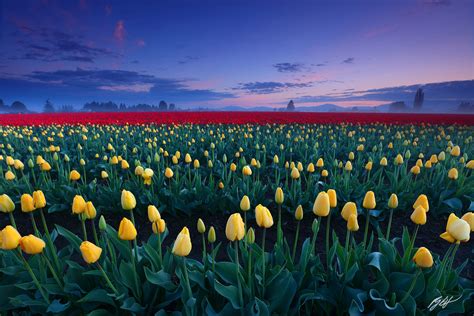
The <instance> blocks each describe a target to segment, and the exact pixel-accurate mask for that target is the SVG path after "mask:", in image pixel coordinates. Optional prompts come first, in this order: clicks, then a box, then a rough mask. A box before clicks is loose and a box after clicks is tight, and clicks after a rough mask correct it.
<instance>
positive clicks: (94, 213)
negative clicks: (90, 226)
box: [83, 201, 97, 219]
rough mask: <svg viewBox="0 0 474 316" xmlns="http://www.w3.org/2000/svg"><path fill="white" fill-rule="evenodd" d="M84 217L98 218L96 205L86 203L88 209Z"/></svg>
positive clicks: (89, 202)
mask: <svg viewBox="0 0 474 316" xmlns="http://www.w3.org/2000/svg"><path fill="white" fill-rule="evenodd" d="M83 214H84V216H85V218H87V219H94V218H95V217H96V216H97V211H96V209H95V206H94V204H92V202H91V201H88V202H87V203H86V208H85V209H84V213H83Z"/></svg>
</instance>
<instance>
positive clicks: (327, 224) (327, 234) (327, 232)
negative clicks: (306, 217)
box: [326, 209, 331, 270]
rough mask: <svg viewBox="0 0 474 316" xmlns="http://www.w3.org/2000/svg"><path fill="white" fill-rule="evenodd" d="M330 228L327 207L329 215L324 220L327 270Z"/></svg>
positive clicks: (327, 265) (329, 216)
mask: <svg viewBox="0 0 474 316" xmlns="http://www.w3.org/2000/svg"><path fill="white" fill-rule="evenodd" d="M330 228H331V209H329V215H328V217H327V220H326V267H327V269H328V270H329V261H330V258H329V230H330Z"/></svg>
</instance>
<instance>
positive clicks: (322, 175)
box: [321, 169, 329, 178]
mask: <svg viewBox="0 0 474 316" xmlns="http://www.w3.org/2000/svg"><path fill="white" fill-rule="evenodd" d="M328 175H329V172H328V171H327V170H326V169H325V170H323V171H321V177H324V178H326V177H327V176H328Z"/></svg>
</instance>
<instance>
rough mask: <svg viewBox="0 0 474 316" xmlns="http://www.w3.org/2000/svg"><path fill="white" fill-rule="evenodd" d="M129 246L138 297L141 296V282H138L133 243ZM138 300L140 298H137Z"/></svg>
mask: <svg viewBox="0 0 474 316" xmlns="http://www.w3.org/2000/svg"><path fill="white" fill-rule="evenodd" d="M128 246H129V248H130V257H131V258H132V268H133V279H134V281H135V289H136V290H137V293H136V294H137V296H140V290H139V284H140V282H139V280H138V273H137V265H136V262H137V261H136V260H138V258H137V259H136V258H135V256H134V254H133V249H132V242H129V243H128ZM137 298H138V297H137Z"/></svg>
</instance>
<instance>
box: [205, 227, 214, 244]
mask: <svg viewBox="0 0 474 316" xmlns="http://www.w3.org/2000/svg"><path fill="white" fill-rule="evenodd" d="M207 241H209V243H211V244H213V243H215V242H216V230H215V229H214V226H211V228H209V233H208V234H207Z"/></svg>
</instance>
